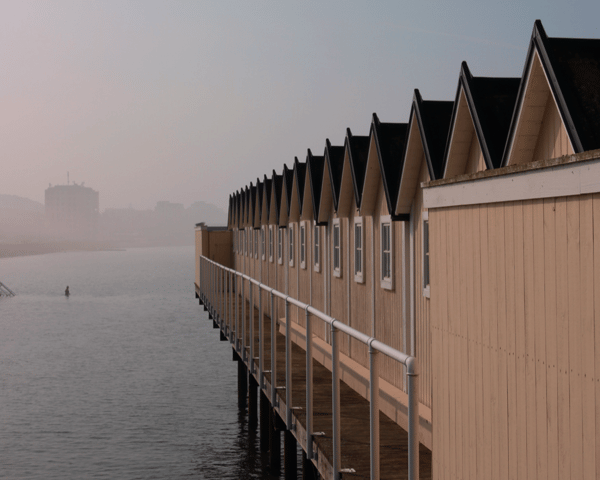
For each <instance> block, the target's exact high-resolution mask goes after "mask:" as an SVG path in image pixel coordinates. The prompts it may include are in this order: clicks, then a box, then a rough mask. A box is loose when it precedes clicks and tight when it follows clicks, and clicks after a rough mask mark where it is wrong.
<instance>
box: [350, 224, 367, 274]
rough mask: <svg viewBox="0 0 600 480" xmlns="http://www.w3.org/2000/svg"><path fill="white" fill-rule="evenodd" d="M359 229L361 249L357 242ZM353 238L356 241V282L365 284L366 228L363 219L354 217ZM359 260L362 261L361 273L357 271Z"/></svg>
mask: <svg viewBox="0 0 600 480" xmlns="http://www.w3.org/2000/svg"><path fill="white" fill-rule="evenodd" d="M357 227H360V247H357V242H356V238H357V236H356V233H357V232H356V230H357ZM352 232H353V234H352V238H353V241H354V249H353V251H354V281H355V282H356V283H364V281H365V278H364V277H365V276H364V271H365V228H364V222H363V217H354V226H353V229H352ZM358 248H360V250H358ZM357 258H358V259H359V261H360V271H357V269H356V267H357V263H358V262H357V261H356V260H357Z"/></svg>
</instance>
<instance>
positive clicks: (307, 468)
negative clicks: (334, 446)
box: [302, 452, 319, 480]
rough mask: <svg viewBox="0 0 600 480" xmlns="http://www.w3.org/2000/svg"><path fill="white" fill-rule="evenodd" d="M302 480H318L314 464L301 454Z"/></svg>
mask: <svg viewBox="0 0 600 480" xmlns="http://www.w3.org/2000/svg"><path fill="white" fill-rule="evenodd" d="M302 480H319V474H318V472H317V469H316V468H315V466H314V464H313V463H312V462H311V461H310V460H309V459H308V458H307V457H306V452H302Z"/></svg>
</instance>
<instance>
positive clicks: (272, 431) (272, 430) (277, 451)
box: [269, 408, 281, 475]
mask: <svg viewBox="0 0 600 480" xmlns="http://www.w3.org/2000/svg"><path fill="white" fill-rule="evenodd" d="M270 410H271V411H270V415H269V466H270V467H271V473H272V474H273V475H278V474H279V472H280V471H281V430H279V429H278V428H277V427H278V426H279V425H278V423H279V422H278V421H277V420H278V418H277V412H276V411H275V410H274V409H272V408H271V409H270Z"/></svg>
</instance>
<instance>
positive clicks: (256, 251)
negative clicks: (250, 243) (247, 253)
mask: <svg viewBox="0 0 600 480" xmlns="http://www.w3.org/2000/svg"><path fill="white" fill-rule="evenodd" d="M252 232H253V234H252V238H254V258H255V259H257V260H258V246H259V242H258V230H256V229H253V230H252Z"/></svg>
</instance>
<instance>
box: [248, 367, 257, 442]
mask: <svg viewBox="0 0 600 480" xmlns="http://www.w3.org/2000/svg"><path fill="white" fill-rule="evenodd" d="M257 403H258V383H257V382H256V379H255V378H254V376H253V375H250V382H249V384H248V427H249V428H250V430H253V431H254V430H256V427H257V426H258V405H257Z"/></svg>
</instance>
